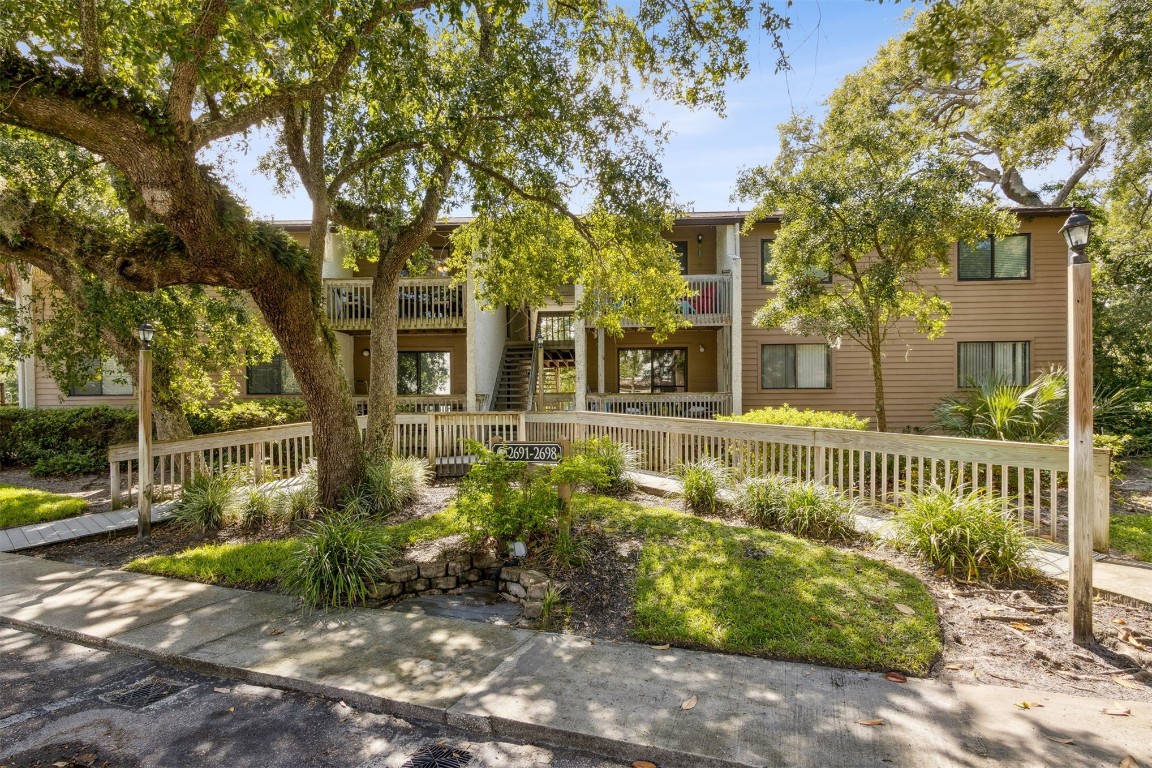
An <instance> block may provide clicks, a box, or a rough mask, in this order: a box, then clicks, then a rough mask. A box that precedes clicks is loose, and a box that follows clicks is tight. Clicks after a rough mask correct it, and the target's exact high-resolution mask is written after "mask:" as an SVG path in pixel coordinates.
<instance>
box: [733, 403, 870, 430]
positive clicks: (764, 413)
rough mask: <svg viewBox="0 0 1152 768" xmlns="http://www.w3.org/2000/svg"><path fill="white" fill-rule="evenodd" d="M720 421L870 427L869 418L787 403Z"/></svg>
mask: <svg viewBox="0 0 1152 768" xmlns="http://www.w3.org/2000/svg"><path fill="white" fill-rule="evenodd" d="M716 418H717V419H718V420H720V421H740V422H745V423H748V424H777V425H780V426H785V427H822V428H825V429H868V419H862V418H860V417H859V416H857V415H856V414H854V413H845V412H843V411H813V410H809V409H803V410H801V409H799V408H793V407H792V406H790V405H788V404H787V403H785V404H784V405H781V406H779V407H777V408H771V407H769V408H757V409H756V410H753V411H748V412H747V413H744V414H741V415H739V416H717V417H716Z"/></svg>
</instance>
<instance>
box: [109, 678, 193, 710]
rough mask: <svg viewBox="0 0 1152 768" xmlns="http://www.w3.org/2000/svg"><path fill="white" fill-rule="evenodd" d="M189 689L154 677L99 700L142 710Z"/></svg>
mask: <svg viewBox="0 0 1152 768" xmlns="http://www.w3.org/2000/svg"><path fill="white" fill-rule="evenodd" d="M187 687H188V684H187V683H179V682H176V681H175V680H162V679H160V678H158V677H152V678H147V679H145V680H141V681H140V682H138V683H133V684H132V685H130V686H128V687H127V688H121V689H120V690H117V691H111V692H110V693H105V694H101V695H100V696H99V697H98V698H100V699H101V700H103V701H106V702H108V703H109V704H118V705H120V706H122V707H131V708H133V709H141V708H143V707H146V706H148V705H149V704H155V703H156V702H158V701H160V700H161V699H166V698H168V697H169V696H171V695H173V694H175V693H179V692H180V691H182V690H184V689H185V688H187Z"/></svg>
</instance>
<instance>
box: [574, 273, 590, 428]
mask: <svg viewBox="0 0 1152 768" xmlns="http://www.w3.org/2000/svg"><path fill="white" fill-rule="evenodd" d="M583 298H584V286H582V285H577V286H576V308H577V309H579V308H580V302H581V301H582V300H583ZM572 333H573V336H574V340H575V342H576V405H575V407H576V410H578V411H586V410H588V397H587V395H588V331H587V330H586V329H585V328H584V318H583V317H581V316H580V315H578V314H573V316H572Z"/></svg>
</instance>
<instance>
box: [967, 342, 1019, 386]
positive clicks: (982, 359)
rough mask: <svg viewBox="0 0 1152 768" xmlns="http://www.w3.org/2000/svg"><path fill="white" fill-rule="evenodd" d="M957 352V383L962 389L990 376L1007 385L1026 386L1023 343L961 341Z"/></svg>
mask: <svg viewBox="0 0 1152 768" xmlns="http://www.w3.org/2000/svg"><path fill="white" fill-rule="evenodd" d="M958 350H959V352H958V356H959V362H958V365H957V370H958V374H959V375H958V376H957V379H958V383H959V385H960V386H961V387H970V386H972V384H973V383H978V382H981V381H984V380H985V379H988V378H991V377H993V376H995V377H998V378H1003V379H1004V380H1005V381H1007V382H1008V383H1010V384H1019V385H1023V384H1027V383H1028V380H1029V378H1030V376H1029V374H1028V371H1029V362H1028V342H1026V341H962V342H960V344H959V345H958Z"/></svg>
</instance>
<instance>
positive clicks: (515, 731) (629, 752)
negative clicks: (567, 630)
mask: <svg viewBox="0 0 1152 768" xmlns="http://www.w3.org/2000/svg"><path fill="white" fill-rule="evenodd" d="M0 626H7V627H12V628H14V629H21V630H25V631H30V632H35V633H37V634H40V635H47V636H50V637H56V638H59V639H61V640H65V641H67V642H70V643H75V644H77V645H83V646H86V647H89V648H97V649H100V650H110V651H116V652H119V653H126V654H128V655H130V656H135V657H138V658H143V659H148V660H149V661H155V662H159V663H162V664H164V665H166V666H169V667H173V668H176V669H181V670H185V671H189V672H197V673H200V674H204V675H209V676H213V677H222V678H227V679H230V680H236V681H238V682H243V683H250V684H252V685H260V686H265V687H269V688H280V689H282V690H287V691H296V692H298V693H305V694H309V695H313V696H320V697H323V698H326V699H329V700H332V701H344V702H346V703H348V704H350V705H352V706H355V707H356V708H358V709H361V710H364V711H366V712H373V713H377V714H386V715H394V716H396V717H400V718H404V719H415V720H423V721H424V722H430V723H434V724H437V725H444V726H447V727H450V728H458V729H460V730H462V731H466V732H468V733H470V734H473V735H477V736H483V737H487V738H492V737H495V738H499V739H502V740H507V741H514V742H522V743H526V744H535V745H540V746H550V747H557V748H561V749H568V750H574V751H578V752H585V753H590V754H593V755H596V756H598V757H606V758H609V759H613V760H622V761H625V762H626V763H627V762H630V761H632V760H638V759H643V760H650V761H652V762H655V763H657V764H658V765H660V766H662V767H663V768H760V764H759V763H756V764H753V763H745V762H739V761H733V760H727V759H724V758H718V757H712V756H708V755H701V754H695V753H690V752H679V751H676V750H669V749H666V748H664V747H658V746H655V745H650V744H637V743H634V742H630V741H625V740H623V739H613V738H608V737H604V736H595V735H592V734H586V733H579V732H575V731H568V730H564V729H562V728H555V727H552V726H547V725H537V724H534V723H528V722H522V721H518V720H509V719H507V718H502V717H495V716H492V715H480V714H475V713H472V712H454V711H453V709H454V707H455V706H456V705H457V704H459V703H460V702H461V701H463V700H464V699H466V698H468V697H469V696H470V695H471V694H472V693H473V692H475V691H477V690H479V689H480V688H481V687H482V686H483V684H484V681H483V680H482V681H480V682H479V683H477V684H476V685H475V686H473V687H472V688H471V689H469V690H468V691H466V692H464V693H463V694H461V695H460V697H459V698H458V699H456V701H454V702H453V703H452V704H450V705H449V706H447V707H445V708H440V707H429V706H425V705H422V704H412V703H410V702H405V701H400V700H397V699H392V698H388V697H384V696H375V695H372V694H367V693H362V692H360V691H353V690H348V689H345V688H338V687H336V686H330V685H323V684H319V683H310V682H307V681H305V680H300V679H298V678H293V677H284V676H281V675H272V674H268V673H264V672H254V671H252V670H249V669H245V668H243V667H233V666H229V665H227V664H218V663H215V662H211V661H204V660H202V659H190V658H188V657H186V656H181V655H177V654H166V653H161V652H158V651H150V650H148V649H146V648H141V647H140V646H137V645H129V644H127V643H122V642H120V641H117V640H115V639H114V638H103V637H95V636H93V635H86V634H83V633H80V632H75V631H73V630H69V629H63V628H60V627H54V626H51V625H48V624H43V623H41V622H37V621H23V620H18V619H12V618H9V617H7V616H0ZM525 645H527V643H525ZM519 650H520V649H517V653H514V654H513V655H512V656H510V657H509V660H511V659H514V658H516V656H517V655H518V652H519ZM501 666H503V665H501ZM499 669H500V667H497V668H496V669H494V670H493V671H492V672H491V673H490V675H494V674H496V673H497V672H498V671H499ZM486 679H487V678H486Z"/></svg>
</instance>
